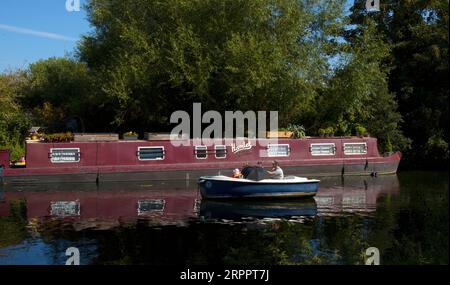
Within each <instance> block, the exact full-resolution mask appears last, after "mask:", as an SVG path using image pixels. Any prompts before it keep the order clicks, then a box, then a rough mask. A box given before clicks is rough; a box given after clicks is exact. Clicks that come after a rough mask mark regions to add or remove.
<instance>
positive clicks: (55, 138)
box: [44, 132, 74, 142]
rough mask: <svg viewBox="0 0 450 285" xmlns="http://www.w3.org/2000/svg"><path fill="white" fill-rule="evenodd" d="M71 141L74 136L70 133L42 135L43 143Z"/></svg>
mask: <svg viewBox="0 0 450 285" xmlns="http://www.w3.org/2000/svg"><path fill="white" fill-rule="evenodd" d="M73 139H74V136H73V134H72V133H71V132H67V133H57V134H46V135H44V141H45V142H71V141H73Z"/></svg>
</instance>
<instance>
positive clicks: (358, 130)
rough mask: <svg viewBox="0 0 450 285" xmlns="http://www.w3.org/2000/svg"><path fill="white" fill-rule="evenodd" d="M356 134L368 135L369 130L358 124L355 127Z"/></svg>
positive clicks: (360, 135)
mask: <svg viewBox="0 0 450 285" xmlns="http://www.w3.org/2000/svg"><path fill="white" fill-rule="evenodd" d="M355 131H356V135H357V136H358V137H362V136H367V130H366V128H364V127H363V126H361V125H356V127H355Z"/></svg>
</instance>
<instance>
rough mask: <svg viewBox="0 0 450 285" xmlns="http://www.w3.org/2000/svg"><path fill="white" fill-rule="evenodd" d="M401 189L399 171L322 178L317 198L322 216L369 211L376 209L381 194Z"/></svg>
mask: <svg viewBox="0 0 450 285" xmlns="http://www.w3.org/2000/svg"><path fill="white" fill-rule="evenodd" d="M399 192H400V184H399V181H398V178H397V176H396V175H386V176H378V177H360V176H347V177H345V179H337V178H322V179H321V185H320V188H319V191H318V192H317V195H316V196H315V197H314V199H315V200H316V203H317V212H318V215H320V216H341V215H347V214H360V215H370V214H372V213H374V212H375V211H376V208H377V199H378V198H379V197H381V196H383V195H391V194H394V195H395V194H398V193H399Z"/></svg>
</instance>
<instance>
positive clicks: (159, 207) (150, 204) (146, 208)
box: [138, 199, 166, 216]
mask: <svg viewBox="0 0 450 285" xmlns="http://www.w3.org/2000/svg"><path fill="white" fill-rule="evenodd" d="M165 206H166V201H165V200H163V199H152V200H140V201H138V216H145V215H151V214H154V213H160V212H163V211H164V207H165Z"/></svg>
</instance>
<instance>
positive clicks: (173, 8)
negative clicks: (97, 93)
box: [78, 0, 344, 131]
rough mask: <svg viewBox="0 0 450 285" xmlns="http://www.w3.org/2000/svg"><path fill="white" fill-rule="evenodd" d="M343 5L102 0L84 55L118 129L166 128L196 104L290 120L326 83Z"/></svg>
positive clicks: (92, 5)
mask: <svg viewBox="0 0 450 285" xmlns="http://www.w3.org/2000/svg"><path fill="white" fill-rule="evenodd" d="M343 6H344V1H319V0H316V1H277V0H265V1H245V0H237V1H236V0H233V1H231V0H226V1H223V0H206V1H205V0H195V1H185V0H170V1H144V0H137V1H136V0H133V1H131V0H125V1H118V0H113V1H107V0H94V1H91V2H89V4H88V5H87V11H88V18H89V21H90V22H91V24H92V25H93V26H94V28H95V31H94V32H93V33H92V34H91V35H88V36H86V37H84V39H83V40H82V42H81V44H80V46H79V52H78V54H79V58H80V60H81V61H83V62H86V63H87V65H88V67H89V68H90V69H92V71H93V73H94V74H96V75H95V76H96V78H98V79H99V84H98V86H99V88H100V90H101V92H102V94H103V95H104V96H105V98H108V101H109V102H110V103H111V106H114V114H115V116H114V123H115V125H117V126H118V127H119V128H123V129H128V128H129V126H133V127H136V128H137V129H138V130H141V131H142V130H148V129H149V128H150V127H155V128H167V127H168V117H169V115H170V114H171V113H172V112H173V111H175V110H179V109H182V110H186V111H189V110H190V109H191V108H192V103H193V102H202V103H203V105H204V106H205V108H207V109H214V110H217V111H219V112H223V111H225V110H279V111H280V115H281V117H282V118H281V122H282V123H286V122H289V121H290V119H291V118H293V117H296V116H297V114H298V113H302V112H304V111H305V110H307V109H308V108H309V107H310V104H311V102H312V99H313V98H314V97H315V96H316V95H317V92H316V89H317V86H318V85H323V84H324V74H325V73H327V72H328V68H329V62H328V59H329V57H330V56H332V55H333V53H334V52H335V50H336V42H335V41H333V40H332V39H333V38H334V37H335V35H336V34H337V33H338V30H339V27H340V26H342V25H343V23H342V22H341V21H339V19H340V18H341V16H342V15H341V14H342V11H343Z"/></svg>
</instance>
